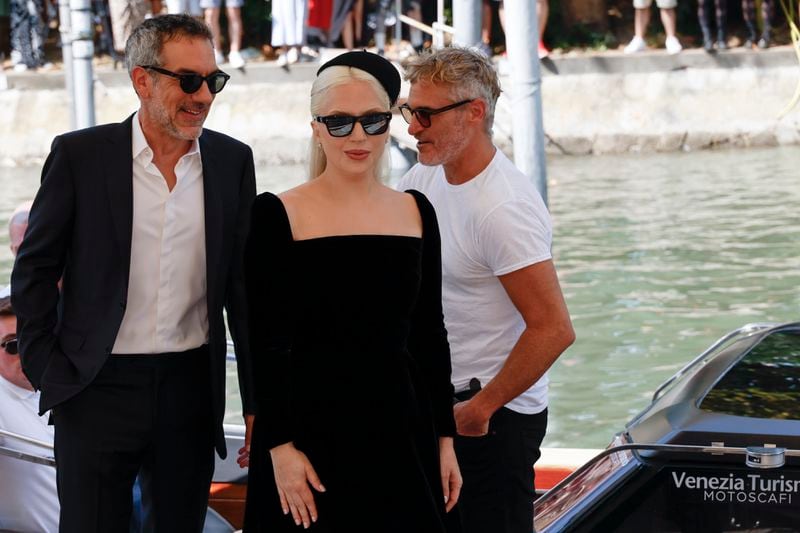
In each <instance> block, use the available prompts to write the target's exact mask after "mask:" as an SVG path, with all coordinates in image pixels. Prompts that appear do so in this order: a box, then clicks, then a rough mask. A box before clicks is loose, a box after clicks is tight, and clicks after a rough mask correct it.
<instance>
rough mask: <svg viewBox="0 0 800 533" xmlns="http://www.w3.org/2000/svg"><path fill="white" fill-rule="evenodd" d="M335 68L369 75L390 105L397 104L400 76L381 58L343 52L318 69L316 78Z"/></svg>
mask: <svg viewBox="0 0 800 533" xmlns="http://www.w3.org/2000/svg"><path fill="white" fill-rule="evenodd" d="M335 66H341V67H353V68H357V69H359V70H363V71H364V72H366V73H368V74H371V75H372V76H373V77H374V78H375V79H376V80H378V82H379V83H380V84H381V85H382V86H383V88H384V89H385V90H386V94H388V95H389V102H390V104H391V105H394V104H395V102H397V97H398V95H399V94H400V74H399V73H398V72H397V69H396V68H394V65H392V64H391V63H390V62H389V61H388V60H386V59H384V58H383V57H381V56H379V55H377V54H372V53H370V52H367V51H366V50H361V51H353V52H345V53H344V54H341V55H338V56H336V57H334V58H333V59H331V60H330V61H328V62H327V63H325V64H324V65H322V66H321V67H319V70H318V71H317V76H319V73H320V72H322V71H323V70H325V69H326V68H328V67H335Z"/></svg>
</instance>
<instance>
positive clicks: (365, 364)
mask: <svg viewBox="0 0 800 533" xmlns="http://www.w3.org/2000/svg"><path fill="white" fill-rule="evenodd" d="M410 192H411V193H412V194H413V195H414V198H415V199H416V201H417V206H418V208H419V210H420V214H421V217H422V223H423V224H422V225H423V236H422V238H421V239H420V238H416V237H404V236H387V235H344V236H332V237H321V238H313V239H307V240H301V241H295V240H293V238H292V232H291V227H290V225H289V220H288V217H287V215H286V211H285V209H284V207H283V204H282V202H281V201H280V200H279V199H278V197H276V196H275V195H272V194H269V193H265V194H261V195H259V196H258V198H257V199H256V202H255V205H254V208H253V215H252V230H251V235H250V238H249V243H248V247H247V251H246V256H245V262H246V275H247V284H248V294H249V297H250V299H251V305H250V311H251V317H250V321H251V322H250V331H251V343H252V347H251V349H252V353H253V359H254V375H255V379H254V384H255V391H256V404H257V414H256V422H255V429H254V433H253V440H252V445H251V452H250V473H249V480H248V492H247V510H246V514H245V531H247V532H256V531H263V532H268V533H275V532H281V531H300V530H302V529H303V528H302V526H301V527H299V528H298V526H296V525H295V524H294V521H293V519H292V517H291V514H289V515H284V514H283V513H282V511H281V507H280V500H279V498H278V494H277V490H276V487H275V480H274V477H273V470H272V462H271V459H270V455H269V450H270V449H271V448H273V447H275V446H277V445H280V444H283V443H286V442H289V441H292V442H294V445H295V447H296V448H297V449H299V450H300V451H302V452H303V453H305V454H306V455H307V456H308V458H309V460H310V462H311V464H312V465H313V467H314V468H315V470H316V472H317V474H318V475H319V478H320V480H321V481H322V484H323V485H324V486H325V488H326V492H324V493H317V492H316V491H313V492H314V495H315V501H316V504H317V511H318V515H319V518H318V521H317V522H316V523H315V524H312V526H311V528H310V530H311V531H324V532H337V533H345V532H347V533H350V532H360V531H364V532H366V531H369V532H380V533H383V532H387V533H389V532H398V533H400V532H403V533H409V532H431V533H433V532H443V531H452V530H453V529H452V525H450V526H448V525H447V524H446V523H447V522H448V519H450V520H454V517H453V516H450V517H446V516H445V510H444V496H443V493H442V487H441V475H440V470H439V452H438V437H440V436H452V435H453V434H454V433H455V423H454V421H453V411H452V386H451V384H450V351H449V346H448V343H447V333H446V331H445V328H444V322H443V317H442V304H441V255H440V241H439V229H438V225H437V223H436V215H435V213H434V210H433V207H432V206H431V204H430V203H429V202H428V200H427V199H426V198H425V197H424V196H423V195H422V194H421V193H418V192H416V191H410ZM452 514H454V513H452Z"/></svg>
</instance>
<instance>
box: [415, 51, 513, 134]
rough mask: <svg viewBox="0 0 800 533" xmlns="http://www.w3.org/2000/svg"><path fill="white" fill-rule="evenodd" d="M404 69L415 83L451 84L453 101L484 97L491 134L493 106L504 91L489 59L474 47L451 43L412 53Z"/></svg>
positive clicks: (488, 131) (487, 124) (487, 126)
mask: <svg viewBox="0 0 800 533" xmlns="http://www.w3.org/2000/svg"><path fill="white" fill-rule="evenodd" d="M403 70H404V71H405V79H406V80H407V81H409V82H410V83H412V84H414V83H417V82H419V81H424V82H428V83H433V84H443V85H447V86H449V87H450V96H451V97H452V98H453V100H456V101H461V100H469V99H471V98H480V99H481V100H483V101H484V102H485V103H486V120H485V122H484V126H485V128H486V133H487V134H489V135H490V136H491V134H492V125H493V124H494V109H495V105H496V104H497V99H498V98H499V96H500V92H501V91H500V81H499V80H498V78H497V72H495V70H494V65H492V62H491V61H490V60H489V58H487V57H486V56H485V55H483V54H481V53H480V52H478V51H477V50H474V49H471V48H464V47H460V46H448V47H446V48H440V49H438V50H435V51H431V52H426V53H422V54H420V55H418V56H411V57H410V58H409V59H407V60H406V61H405V63H403Z"/></svg>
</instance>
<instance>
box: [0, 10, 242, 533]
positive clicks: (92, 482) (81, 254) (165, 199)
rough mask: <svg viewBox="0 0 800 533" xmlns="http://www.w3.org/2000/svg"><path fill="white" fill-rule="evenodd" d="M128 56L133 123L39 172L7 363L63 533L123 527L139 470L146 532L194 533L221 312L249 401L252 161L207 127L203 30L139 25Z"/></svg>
mask: <svg viewBox="0 0 800 533" xmlns="http://www.w3.org/2000/svg"><path fill="white" fill-rule="evenodd" d="M126 63H127V67H128V72H129V74H130V77H131V80H132V82H133V88H134V90H135V91H136V94H137V95H138V97H139V100H140V107H139V110H138V111H137V113H135V114H134V115H133V116H132V117H130V118H128V119H127V120H126V121H124V122H122V123H121V124H108V125H104V126H98V127H94V128H89V129H86V130H82V131H77V132H73V133H69V134H66V135H62V136H59V137H57V138H56V139H55V141H54V142H53V146H52V149H51V152H50V155H49V157H48V158H47V161H46V162H45V165H44V169H43V172H42V185H41V187H40V189H39V192H38V194H37V196H36V199H35V201H34V204H33V208H32V210H31V214H30V220H29V226H28V231H27V233H26V237H25V240H24V242H23V244H22V246H21V248H20V250H19V255H18V257H17V261H16V264H15V266H14V271H13V274H12V287H13V289H12V300H13V304H14V307H15V309H16V310H17V314H18V320H19V329H18V333H19V342H20V352H21V355H22V364H23V368H24V371H25V374H26V375H27V377H28V379H29V380H30V382H31V383H32V384H33V385H34V387H36V388H37V389H41V403H40V410H41V411H42V412H45V411H47V410H51V411H52V419H53V422H54V424H55V453H56V461H57V463H58V474H57V475H58V488H59V498H60V500H61V524H60V530H61V531H62V532H76V533H78V532H79V533H89V532H94V531H96V532H104V533H105V532H113V531H126V530H127V528H128V524H129V522H130V512H131V487H132V485H133V482H134V479H135V478H136V476H137V474H138V473H140V472H141V476H142V478H143V480H144V481H145V484H146V485H147V486H148V487H149V488H150V491H151V492H150V495H151V499H152V501H153V505H154V509H153V513H154V520H155V527H156V528H157V529H158V531H169V532H175V531H200V530H201V529H202V525H203V518H204V516H205V507H206V504H207V498H208V489H209V484H210V482H211V475H212V472H213V461H214V457H213V453H214V452H213V450H214V448H216V450H217V452H218V453H219V454H220V456H221V457H225V455H226V450H225V440H224V434H223V431H222V419H223V414H224V403H225V398H224V394H225V353H226V334H225V324H224V321H223V307H224V308H225V309H226V310H227V313H228V320H229V326H230V331H231V334H232V336H233V339H234V342H235V344H236V348H237V350H236V351H237V358H238V363H239V381H240V387H241V390H242V400H243V404H244V408H245V412H250V408H251V399H250V398H251V395H250V386H249V383H248V380H249V369H250V359H249V354H248V347H247V334H246V329H245V328H246V316H245V313H246V311H245V309H246V302H245V294H244V287H243V283H242V267H241V256H242V253H241V252H242V248H243V246H244V242H245V239H246V233H247V228H248V225H249V220H248V219H249V210H250V204H251V203H252V200H253V198H254V195H255V177H254V170H253V154H252V151H251V150H250V148H249V147H247V146H246V145H244V144H242V143H240V142H238V141H236V140H234V139H232V138H230V137H227V136H225V135H222V134H220V133H216V132H213V131H209V130H204V129H203V122H204V120H205V118H206V115H207V114H208V111H209V108H210V106H211V103H212V102H213V100H214V97H215V94H216V93H218V92H219V91H220V90H222V88H223V87H224V85H225V82H226V81H227V79H228V76H227V75H226V74H224V73H223V72H221V71H220V70H219V69H218V68H217V65H216V63H215V61H214V51H213V47H212V37H211V33H210V31H209V30H208V28H207V27H206V26H205V25H204V24H203V23H202V22H198V21H196V20H195V19H193V18H192V17H189V16H185V15H168V16H161V17H155V18H153V19H150V20H147V21H145V22H144V23H143V24H142V25H141V26H139V27H138V28H137V29H136V30H135V31H134V33H133V34H132V35H131V37H130V39H129V40H128V45H127V49H126ZM62 276H63V287H62V289H61V291H59V289H58V287H57V284H58V281H59V279H60V278H62Z"/></svg>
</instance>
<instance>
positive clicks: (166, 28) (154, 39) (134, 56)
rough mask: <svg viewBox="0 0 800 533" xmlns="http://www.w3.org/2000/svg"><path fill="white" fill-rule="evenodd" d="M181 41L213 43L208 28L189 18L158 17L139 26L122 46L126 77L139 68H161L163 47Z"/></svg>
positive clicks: (175, 16)
mask: <svg viewBox="0 0 800 533" xmlns="http://www.w3.org/2000/svg"><path fill="white" fill-rule="evenodd" d="M182 37H189V38H198V39H208V41H209V42H211V43H213V42H214V41H213V36H212V35H211V30H210V29H209V28H208V26H206V24H205V23H204V22H201V21H199V20H197V19H196V18H194V17H191V16H189V15H160V16H157V17H153V18H151V19H147V20H145V21H144V22H142V23H141V24H139V26H137V27H136V28H135V29H134V30H133V33H131V36H130V37H128V42H127V44H126V45H125V66H126V67H127V69H128V74H129V75H130V74H131V73H132V72H133V69H134V68H135V67H137V66H139V65H154V66H160V65H161V50H162V49H163V47H164V43H166V42H168V41H171V40H173V39H180V38H182Z"/></svg>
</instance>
